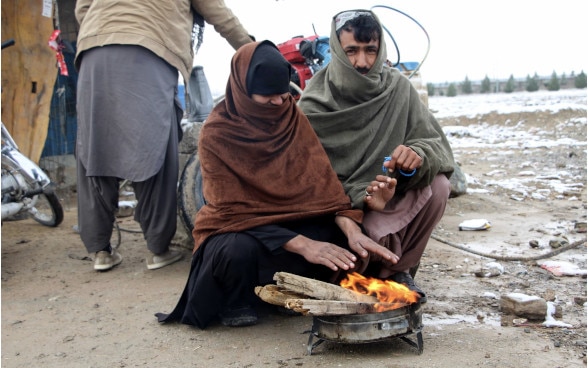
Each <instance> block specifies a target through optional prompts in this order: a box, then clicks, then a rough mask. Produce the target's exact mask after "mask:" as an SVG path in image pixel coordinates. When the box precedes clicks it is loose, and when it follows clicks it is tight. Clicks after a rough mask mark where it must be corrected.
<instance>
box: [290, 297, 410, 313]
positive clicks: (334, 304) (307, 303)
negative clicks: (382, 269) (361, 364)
mask: <svg viewBox="0 0 588 368" xmlns="http://www.w3.org/2000/svg"><path fill="white" fill-rule="evenodd" d="M404 306H406V305H405V304H403V303H375V304H374V303H357V302H343V301H339V300H317V299H288V300H287V301H286V308H288V309H292V310H293V311H296V312H299V313H302V314H304V315H313V316H336V315H350V314H368V313H378V312H382V311H386V310H392V309H398V308H402V307H404Z"/></svg>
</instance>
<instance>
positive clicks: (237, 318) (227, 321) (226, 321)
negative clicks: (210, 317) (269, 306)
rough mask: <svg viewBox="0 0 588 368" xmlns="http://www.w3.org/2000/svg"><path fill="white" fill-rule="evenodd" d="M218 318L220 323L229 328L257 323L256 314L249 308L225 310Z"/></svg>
mask: <svg viewBox="0 0 588 368" xmlns="http://www.w3.org/2000/svg"><path fill="white" fill-rule="evenodd" d="M218 316H219V318H220V320H221V323H222V324H223V325H225V326H229V327H245V326H252V325H254V324H256V323H257V312H256V311H255V309H253V308H251V307H250V306H243V307H236V308H227V309H225V310H224V311H223V312H221V313H219V315H218Z"/></svg>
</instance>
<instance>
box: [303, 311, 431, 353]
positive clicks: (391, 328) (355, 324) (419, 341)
mask: <svg viewBox="0 0 588 368" xmlns="http://www.w3.org/2000/svg"><path fill="white" fill-rule="evenodd" d="M422 328H423V324H422V311H421V303H420V302H417V303H413V304H410V305H406V306H404V307H401V308H397V309H393V310H390V311H386V312H380V313H369V314H350V315H342V316H314V317H313V324H312V329H311V331H310V333H309V337H308V345H307V354H308V355H312V351H313V349H314V348H315V347H317V346H319V345H320V344H321V343H323V342H324V341H332V342H338V343H347V344H356V343H368V342H375V341H381V340H385V339H389V338H400V339H402V340H403V341H405V342H406V343H408V344H409V345H411V346H412V347H414V348H416V350H417V352H418V354H419V355H420V354H422V353H423V335H422ZM409 335H416V342H415V341H413V340H411V339H410V338H409V337H408V336H409ZM315 337H316V338H317V339H318V340H317V341H316V342H313V339H314V338H315Z"/></svg>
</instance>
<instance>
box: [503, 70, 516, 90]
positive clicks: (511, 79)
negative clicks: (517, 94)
mask: <svg viewBox="0 0 588 368" xmlns="http://www.w3.org/2000/svg"><path fill="white" fill-rule="evenodd" d="M514 90H515V80H514V77H513V76H512V74H511V75H510V77H508V80H507V81H506V85H505V86H504V92H505V93H513V92H514Z"/></svg>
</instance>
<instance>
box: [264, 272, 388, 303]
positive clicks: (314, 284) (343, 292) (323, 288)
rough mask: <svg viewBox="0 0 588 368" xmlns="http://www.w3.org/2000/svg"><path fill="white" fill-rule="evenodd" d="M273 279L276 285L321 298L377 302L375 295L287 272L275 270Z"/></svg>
mask: <svg viewBox="0 0 588 368" xmlns="http://www.w3.org/2000/svg"><path fill="white" fill-rule="evenodd" d="M274 280H275V281H276V283H277V285H278V286H281V287H283V288H285V289H288V290H291V291H294V292H296V293H299V294H303V295H306V296H309V297H311V298H314V299H321V300H338V301H347V302H362V303H372V304H373V303H377V302H378V299H377V298H376V297H375V296H371V295H365V294H361V293H358V292H355V291H353V290H349V289H345V288H344V287H341V286H339V285H334V284H329V283H328V282H323V281H319V280H315V279H311V278H307V277H303V276H298V275H294V274H291V273H287V272H276V273H275V274H274Z"/></svg>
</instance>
